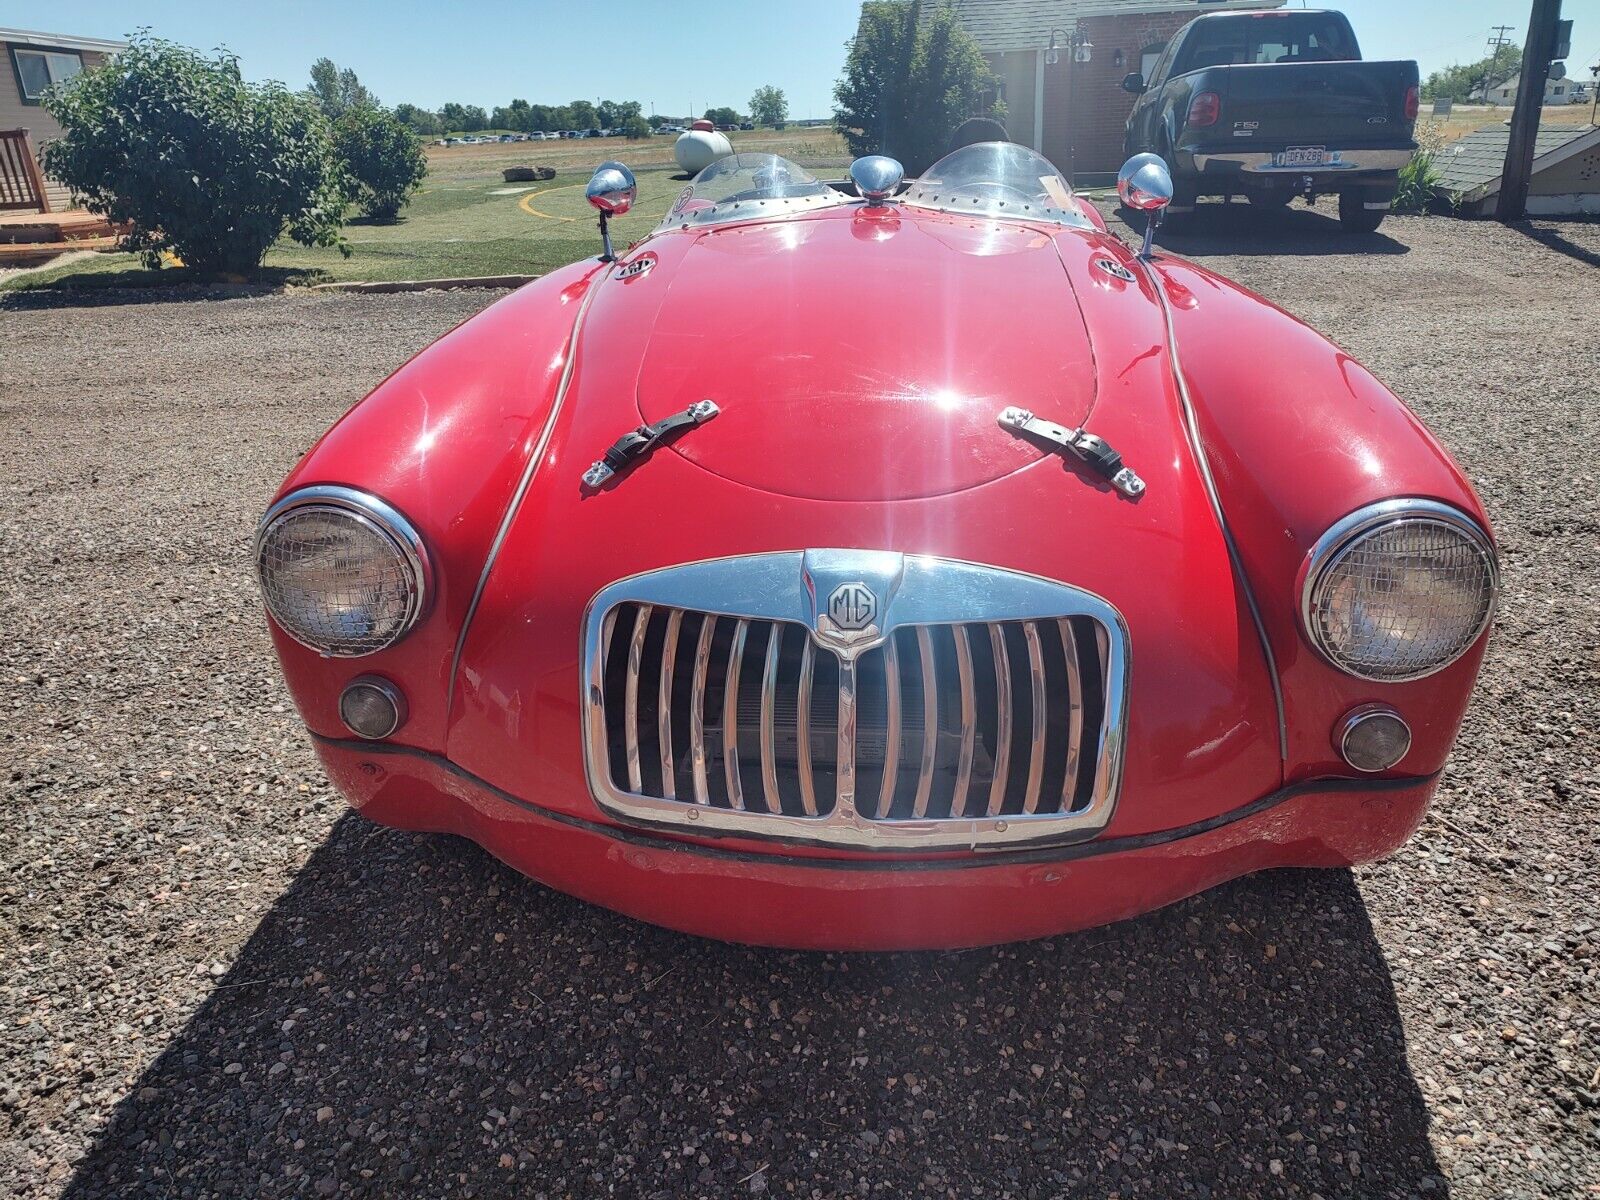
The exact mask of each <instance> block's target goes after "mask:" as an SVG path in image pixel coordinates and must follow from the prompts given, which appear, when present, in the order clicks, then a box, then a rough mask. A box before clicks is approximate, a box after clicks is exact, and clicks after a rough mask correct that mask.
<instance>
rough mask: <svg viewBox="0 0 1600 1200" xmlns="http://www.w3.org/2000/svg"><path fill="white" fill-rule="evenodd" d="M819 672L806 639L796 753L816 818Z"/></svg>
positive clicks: (805, 801)
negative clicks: (815, 689)
mask: <svg viewBox="0 0 1600 1200" xmlns="http://www.w3.org/2000/svg"><path fill="white" fill-rule="evenodd" d="M816 669H817V650H816V646H815V644H814V643H813V642H812V641H811V639H810V638H807V639H806V644H805V647H804V649H802V650H801V651H800V680H799V683H798V684H797V685H796V691H795V709H794V736H795V750H794V753H795V768H796V770H797V771H798V773H799V775H800V807H801V808H802V809H804V810H805V814H806V816H808V817H814V816H816V815H817V780H816V776H815V775H813V774H812V772H811V677H812V674H813V672H815V671H816ZM591 783H592V781H591Z"/></svg>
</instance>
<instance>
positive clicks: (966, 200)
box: [903, 142, 1090, 228]
mask: <svg viewBox="0 0 1600 1200" xmlns="http://www.w3.org/2000/svg"><path fill="white" fill-rule="evenodd" d="M903 199H904V202H905V203H906V204H913V205H916V206H917V207H919V208H939V209H944V210H946V211H948V212H966V213H981V214H983V215H984V216H990V217H1015V218H1017V219H1019V220H1028V221H1051V222H1054V223H1055V224H1058V225H1078V226H1082V227H1084V228H1089V227H1090V221H1089V219H1088V218H1087V217H1085V216H1084V215H1083V213H1082V212H1080V211H1079V210H1078V208H1077V206H1076V205H1075V204H1074V203H1073V202H1072V185H1070V184H1069V183H1068V182H1067V181H1066V179H1065V178H1064V177H1063V176H1062V174H1061V172H1060V171H1058V170H1056V169H1055V167H1053V166H1052V165H1051V164H1050V160H1049V159H1047V158H1045V157H1044V156H1043V155H1041V154H1037V153H1035V152H1034V151H1032V150H1030V149H1028V147H1026V146H1019V145H1017V144H1016V143H1015V142H979V143H978V144H977V145H976V146H963V147H962V148H961V149H959V150H957V151H955V152H954V153H951V154H947V155H945V156H944V157H943V158H941V159H940V160H939V161H938V162H936V163H934V164H933V166H931V167H929V168H928V170H927V171H926V172H924V173H923V175H922V178H920V179H918V180H915V181H914V182H913V183H912V185H911V190H910V191H908V192H907V193H906V194H905V196H904V197H903Z"/></svg>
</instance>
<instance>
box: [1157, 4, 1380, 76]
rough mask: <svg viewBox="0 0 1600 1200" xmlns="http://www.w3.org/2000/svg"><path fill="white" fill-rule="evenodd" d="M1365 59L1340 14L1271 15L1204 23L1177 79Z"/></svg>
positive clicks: (1190, 40)
mask: <svg viewBox="0 0 1600 1200" xmlns="http://www.w3.org/2000/svg"><path fill="white" fill-rule="evenodd" d="M1360 57H1361V51H1360V50H1359V49H1358V48H1357V47H1356V40H1355V36H1354V35H1353V34H1352V33H1351V32H1350V26H1349V24H1348V23H1347V22H1346V21H1345V20H1344V18H1343V17H1341V16H1340V15H1339V14H1338V13H1316V12H1311V13H1267V14H1262V15H1260V16H1256V15H1250V16H1244V15H1241V16H1229V17H1225V18H1223V19H1221V20H1209V21H1201V22H1199V23H1198V24H1197V26H1196V27H1195V29H1194V30H1193V31H1192V32H1191V33H1190V34H1189V36H1188V37H1187V38H1185V39H1184V46H1183V53H1182V57H1181V59H1180V61H1179V62H1178V63H1177V64H1176V66H1175V67H1174V69H1173V72H1172V73H1173V74H1174V75H1183V74H1187V73H1188V72H1190V71H1199V70H1203V69H1204V68H1206V67H1233V66H1239V65H1241V64H1248V63H1303V62H1347V61H1350V60H1353V59H1357V58H1360Z"/></svg>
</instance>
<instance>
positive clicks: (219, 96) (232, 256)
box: [42, 34, 349, 275]
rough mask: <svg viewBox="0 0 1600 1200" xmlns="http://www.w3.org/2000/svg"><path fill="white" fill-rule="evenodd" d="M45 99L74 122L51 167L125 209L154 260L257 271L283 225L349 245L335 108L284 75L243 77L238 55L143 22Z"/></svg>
mask: <svg viewBox="0 0 1600 1200" xmlns="http://www.w3.org/2000/svg"><path fill="white" fill-rule="evenodd" d="M44 104H45V109H46V111H47V112H49V113H50V115H51V116H52V117H54V118H55V119H56V120H57V121H58V122H60V124H61V127H62V129H63V130H64V131H65V132H64V134H63V136H62V137H61V138H59V139H58V140H56V141H53V142H51V143H49V144H48V145H47V146H45V147H44V150H43V153H42V158H43V160H44V166H45V169H46V170H47V171H48V172H49V173H50V174H51V175H53V176H55V177H56V178H57V179H59V180H60V181H61V182H62V183H65V184H66V185H67V186H68V187H70V188H71V189H72V190H73V191H75V192H77V193H78V194H79V195H80V196H82V197H83V199H84V202H85V204H86V205H87V206H88V207H89V209H90V210H91V211H93V212H97V213H104V214H105V215H107V216H109V217H110V218H111V219H112V220H114V221H126V222H130V223H131V224H132V226H133V233H132V234H131V236H130V237H129V239H128V248H129V249H130V250H134V251H137V252H139V253H141V254H143V256H144V259H145V261H146V263H147V264H149V265H150V266H152V267H155V266H158V265H159V264H160V261H161V255H162V252H163V251H171V252H172V253H174V254H176V255H177V256H178V257H179V258H180V259H182V260H183V262H184V263H185V264H187V265H188V266H189V267H191V268H192V269H193V270H194V271H196V272H197V273H199V274H203V275H248V274H250V273H252V272H254V271H255V270H256V269H257V268H259V267H260V265H261V260H262V258H263V257H264V256H265V255H266V252H267V250H268V248H269V247H270V246H271V245H272V243H273V242H275V241H277V240H278V238H279V237H281V236H283V235H284V234H285V233H287V234H288V235H289V236H290V237H292V238H293V239H294V240H295V241H297V242H299V243H301V244H302V245H305V246H338V247H339V248H340V249H341V250H342V251H344V253H346V254H348V253H349V248H348V247H347V246H346V245H345V244H344V242H343V240H342V239H341V237H340V235H339V227H340V224H341V221H342V219H343V216H344V208H345V197H344V186H343V179H342V172H341V171H340V170H339V166H338V164H337V162H336V160H335V159H334V155H333V144H332V139H331V138H330V137H329V132H328V125H327V121H326V120H325V119H324V118H323V116H322V114H321V113H320V112H318V111H317V109H316V107H315V106H314V105H313V104H311V103H310V102H309V101H307V100H305V99H304V98H302V97H299V96H295V95H292V94H291V93H289V92H288V91H286V90H285V89H284V88H282V87H281V86H279V85H277V84H265V85H261V84H250V83H246V82H245V81H244V80H243V79H242V78H241V77H240V74H239V65H238V61H237V60H236V59H233V58H231V57H228V56H226V55H220V54H219V55H218V56H217V57H215V58H207V57H205V56H203V55H201V54H199V53H198V52H196V51H194V50H190V49H187V48H185V47H183V46H176V45H173V44H172V43H171V42H165V41H162V40H160V39H158V38H152V37H149V36H148V35H145V34H140V35H138V36H136V37H134V38H133V40H132V41H131V42H130V44H129V45H128V48H127V49H126V50H124V51H122V52H121V53H120V54H118V55H117V57H116V58H114V59H112V60H111V61H110V62H108V63H106V64H105V65H104V66H101V67H96V68H94V69H93V70H89V71H85V72H83V73H82V74H81V75H78V76H76V77H75V78H73V79H72V80H70V81H69V82H68V83H66V84H64V85H63V86H61V87H58V88H53V89H51V90H50V92H48V93H47V94H46V96H45V100H44Z"/></svg>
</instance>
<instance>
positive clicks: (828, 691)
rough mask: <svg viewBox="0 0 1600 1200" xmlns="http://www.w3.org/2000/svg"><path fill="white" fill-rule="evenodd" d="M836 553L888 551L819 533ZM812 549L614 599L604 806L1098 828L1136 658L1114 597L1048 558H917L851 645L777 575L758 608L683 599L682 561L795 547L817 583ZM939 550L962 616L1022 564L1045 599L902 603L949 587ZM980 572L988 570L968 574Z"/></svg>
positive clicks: (1048, 833) (742, 820) (763, 828)
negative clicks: (932, 616)
mask: <svg viewBox="0 0 1600 1200" xmlns="http://www.w3.org/2000/svg"><path fill="white" fill-rule="evenodd" d="M821 553H836V554H837V553H847V554H849V555H851V556H852V559H849V560H845V561H847V562H848V561H853V559H854V558H855V557H860V556H863V555H867V554H869V553H870V552H811V554H813V555H815V554H821ZM885 557H890V558H893V559H895V560H898V559H899V557H900V556H898V555H894V556H885ZM809 558H810V555H806V556H803V555H801V554H798V553H796V554H788V555H760V556H752V557H751V558H749V559H730V560H719V561H718V562H717V563H705V564H694V565H693V566H691V567H684V568H674V569H670V570H668V571H663V572H657V573H655V574H654V575H651V576H643V577H640V578H639V579H637V580H632V581H624V582H623V583H622V584H618V585H614V586H613V588H611V589H607V592H606V593H602V595H601V597H599V598H597V601H596V604H595V605H594V606H593V607H592V608H591V615H590V630H589V635H588V639H587V642H586V659H587V662H586V669H587V670H588V672H589V676H590V687H589V689H588V692H587V700H588V704H587V706H586V707H587V710H588V718H589V733H590V737H589V764H590V780H591V784H592V785H593V786H594V789H595V793H596V796H597V797H598V798H599V799H600V801H601V803H602V804H603V805H605V806H606V807H607V808H609V809H611V810H613V811H615V812H617V813H618V814H619V815H622V816H625V817H628V818H631V819H635V820H642V821H645V822H646V823H651V824H665V825H670V826H675V827H689V826H690V825H691V824H692V823H694V822H698V823H699V825H700V828H702V829H705V830H708V831H709V830H710V829H717V830H723V831H729V832H738V833H741V834H750V835H754V836H772V837H784V838H789V839H793V840H801V841H806V840H810V841H816V842H821V843H828V844H845V845H858V846H873V845H898V846H908V847H909V846H919V845H920V846H941V845H943V846H957V845H975V844H987V843H990V842H1013V841H1019V840H1032V839H1035V838H1052V839H1054V838H1060V837H1064V836H1065V837H1081V836H1088V835H1090V834H1092V833H1094V832H1096V831H1098V830H1099V829H1100V828H1102V827H1103V826H1104V824H1105V822H1106V821H1107V820H1109V817H1110V810H1111V805H1112V804H1113V803H1114V800H1115V794H1116V788H1117V784H1118V781H1119V763H1120V744H1121V700H1122V692H1123V690H1124V685H1125V661H1126V659H1125V653H1124V651H1123V648H1122V637H1121V628H1120V621H1118V620H1117V619H1116V617H1115V613H1114V612H1113V611H1112V610H1110V608H1109V606H1107V605H1105V604H1104V602H1103V601H1099V600H1098V599H1097V598H1095V597H1091V596H1088V595H1087V594H1086V593H1082V592H1078V591H1076V590H1075V589H1071V588H1067V587H1065V586H1064V585H1061V584H1053V583H1050V582H1049V581H1045V580H1036V579H1034V578H1033V577H1031V576H1015V575H1012V574H1010V573H1008V572H1002V571H992V570H989V569H987V568H979V567H973V566H971V565H970V564H964V563H951V564H941V562H940V560H932V559H918V560H906V561H907V562H910V563H914V564H915V568H914V569H912V570H906V571H903V572H902V573H901V574H899V575H895V576H894V577H893V580H892V582H891V583H889V584H888V585H885V586H886V587H887V588H888V589H890V590H891V591H893V592H894V595H895V600H894V602H893V603H890V604H888V605H886V616H887V619H886V620H884V621H883V623H882V627H881V628H878V629H876V630H875V631H874V632H873V633H872V635H871V636H869V637H866V638H864V639H861V640H860V641H858V643H857V644H855V645H844V646H841V645H836V644H833V643H832V642H830V640H829V639H828V638H827V637H826V636H824V635H821V634H818V633H814V632H813V630H815V629H817V628H818V625H817V624H816V623H814V621H813V620H812V619H810V614H809V613H808V612H807V613H806V614H805V616H804V617H803V618H802V619H793V618H792V617H785V616H783V615H780V614H783V613H784V612H785V610H788V612H790V613H792V614H793V615H794V616H801V614H802V612H804V611H805V605H804V603H803V602H798V601H796V602H789V601H785V600H784V599H782V598H781V597H774V596H772V595H771V593H770V592H769V593H768V594H767V595H766V596H764V597H763V598H762V599H761V600H760V601H759V602H756V603H750V604H746V605H739V606H738V607H741V608H743V609H744V611H743V612H716V611H709V610H708V609H707V608H706V607H703V606H694V607H686V606H684V605H683V604H681V603H676V602H669V601H675V600H680V599H681V598H683V596H686V595H692V594H695V592H696V590H697V589H695V588H694V587H692V586H678V587H673V586H667V587H662V586H660V585H661V584H662V582H663V581H664V580H671V579H673V578H674V577H677V576H678V575H679V573H685V572H686V573H689V575H690V576H691V577H693V576H698V575H700V574H701V573H704V572H706V571H707V570H709V569H712V568H717V567H722V568H723V569H724V570H727V569H729V568H730V567H733V566H734V565H735V564H741V563H743V564H755V563H758V562H759V563H760V564H761V567H762V568H771V567H772V565H773V564H772V562H771V560H774V559H779V560H792V567H793V570H792V575H791V579H792V580H793V587H794V588H795V590H796V591H797V592H799V593H800V594H801V596H802V597H810V602H811V603H813V604H814V602H815V595H816V594H817V589H816V588H815V587H811V588H810V589H809V590H807V589H805V588H802V587H801V586H800V584H801V580H802V577H805V578H807V579H808V580H809V579H810V576H809V575H808V574H807V573H806V570H805V561H808V560H809ZM874 561H876V560H874ZM877 565H878V566H879V567H880V568H882V564H881V563H878V564H877ZM941 566H942V567H944V568H945V571H949V572H953V576H954V577H953V578H952V579H951V580H948V581H946V582H948V583H950V584H951V586H952V592H953V594H952V596H951V597H950V604H949V605H947V607H949V608H951V609H952V610H954V611H952V612H951V614H950V615H951V616H954V617H957V618H961V617H966V616H968V615H971V614H970V612H969V611H960V610H962V609H967V610H970V609H972V608H974V607H979V608H990V607H998V608H1000V609H1004V608H1006V607H1007V605H1006V603H1005V600H1004V594H1005V584H1006V581H1007V580H1012V579H1017V580H1025V581H1026V584H1027V586H1026V587H1025V588H1024V589H1023V590H1024V591H1025V592H1028V593H1031V594H1029V595H1027V596H1026V597H1025V599H1026V600H1027V601H1031V603H1025V604H1023V605H1022V608H1021V610H1020V611H1017V612H1010V613H1008V612H1003V611H1002V612H998V613H996V614H995V615H996V616H1000V617H1005V618H1007V619H998V620H966V619H953V620H940V621H923V620H918V622H917V623H915V624H911V623H906V624H898V623H897V622H896V621H895V619H894V618H895V614H896V611H897V609H899V608H904V609H905V610H907V615H909V616H913V617H922V616H924V615H926V614H927V613H929V612H937V610H938V609H939V608H940V604H941V597H940V595H939V590H940V586H941V580H940V576H941V574H944V573H945V571H941V569H940V568H941ZM751 569H752V570H755V569H756V568H754V567H752V568H751ZM884 569H886V568H884ZM975 572H981V573H983V575H984V578H983V580H982V582H983V584H984V587H983V588H982V589H974V588H972V587H971V586H970V585H971V584H972V583H973V582H974V580H973V578H972V575H973V573H975ZM758 573H760V572H758ZM845 573H846V574H850V573H851V572H850V571H848V570H846V571H845ZM685 582H686V581H684V580H683V579H682V578H679V583H680V585H682V584H684V583H685ZM688 582H692V579H691V580H690V581H688ZM708 582H709V581H708ZM956 584H964V585H968V586H963V587H957V586H955V585H956ZM719 591H726V589H718V588H712V589H709V590H708V591H707V592H705V593H703V594H705V595H711V596H715V595H717V594H718V592H719ZM674 593H678V594H676V595H675V594H674ZM919 593H920V594H919ZM1041 596H1042V598H1043V599H1045V600H1053V601H1055V603H1053V604H1052V603H1040V602H1039V601H1040V599H1041ZM728 598H729V599H730V600H731V599H735V597H728ZM990 598H995V599H997V600H998V603H997V604H988V603H986V602H985V601H987V600H989V599H990ZM608 601H609V602H608ZM730 607H733V605H731V604H730ZM1011 607H1012V608H1016V607H1017V606H1016V605H1015V604H1012V605H1011ZM752 608H758V609H760V610H761V611H760V612H759V613H758V614H751V612H750V609H752Z"/></svg>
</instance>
